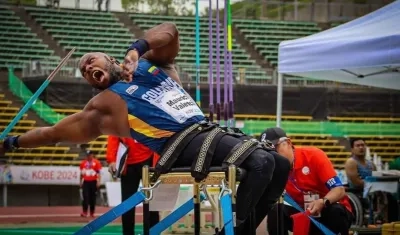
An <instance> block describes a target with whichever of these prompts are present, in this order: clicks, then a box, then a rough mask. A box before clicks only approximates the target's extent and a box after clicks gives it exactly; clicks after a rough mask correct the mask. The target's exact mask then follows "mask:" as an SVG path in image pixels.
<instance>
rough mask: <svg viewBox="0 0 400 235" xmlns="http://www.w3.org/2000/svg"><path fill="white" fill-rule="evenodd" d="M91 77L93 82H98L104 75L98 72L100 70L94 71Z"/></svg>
mask: <svg viewBox="0 0 400 235" xmlns="http://www.w3.org/2000/svg"><path fill="white" fill-rule="evenodd" d="M92 77H93V79H94V80H96V81H98V82H100V81H101V80H103V78H104V73H103V72H102V71H100V70H95V71H94V72H93V73H92Z"/></svg>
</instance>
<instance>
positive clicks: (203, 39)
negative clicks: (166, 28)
mask: <svg viewBox="0 0 400 235" xmlns="http://www.w3.org/2000/svg"><path fill="white" fill-rule="evenodd" d="M130 17H131V19H132V20H133V21H134V23H135V24H137V25H138V26H139V27H140V28H141V29H142V30H144V31H146V30H148V29H149V28H151V27H153V26H155V25H157V24H160V23H162V22H165V21H169V22H174V23H175V24H176V25H177V27H178V28H179V34H180V38H181V41H180V43H181V49H180V52H179V55H178V57H177V58H176V64H177V65H178V66H179V68H180V69H181V70H183V71H185V72H186V73H188V74H189V76H190V77H191V79H192V80H194V79H195V78H196V67H195V66H194V65H195V56H194V54H195V48H196V47H195V37H194V35H195V18H194V17H183V16H179V17H177V16H161V15H144V14H132V15H130ZM213 34H214V39H213V40H214V41H213V45H214V47H215V44H216V40H215V38H216V36H215V34H216V29H215V28H214V30H213ZM200 35H201V36H200V61H201V63H202V64H204V65H207V66H203V67H201V68H200V76H202V78H207V76H208V75H207V74H208V61H209V58H208V55H209V52H208V51H209V49H208V35H209V30H208V19H207V18H201V19H200ZM220 35H221V49H220V53H221V71H220V74H221V79H222V78H223V77H224V71H223V68H224V66H223V61H224V60H223V55H224V54H223V53H224V49H223V43H222V40H223V29H222V26H221V34H220ZM232 40H233V44H232V64H233V74H234V76H235V77H236V76H238V70H239V69H245V73H244V74H245V78H246V80H259V79H271V77H270V76H268V75H267V74H266V72H265V70H263V69H262V68H261V67H260V66H259V65H257V63H256V62H255V61H254V60H252V59H250V56H249V54H248V53H246V51H245V50H244V49H243V48H241V47H240V45H239V44H238V43H236V41H235V37H233V39H232ZM215 55H216V51H215V49H214V52H213V56H214V61H215V60H216V57H215ZM214 64H215V63H214Z"/></svg>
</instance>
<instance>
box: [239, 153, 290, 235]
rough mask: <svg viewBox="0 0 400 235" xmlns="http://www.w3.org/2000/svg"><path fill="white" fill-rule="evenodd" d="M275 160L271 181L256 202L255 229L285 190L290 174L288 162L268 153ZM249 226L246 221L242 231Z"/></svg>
mask: <svg viewBox="0 0 400 235" xmlns="http://www.w3.org/2000/svg"><path fill="white" fill-rule="evenodd" d="M270 153H271V154H272V155H273V156H274V159H275V170H274V173H273V176H272V180H271V182H270V183H269V185H268V187H267V188H266V189H265V190H264V193H263V195H262V196H261V199H260V200H259V201H258V203H257V205H256V208H255V227H256V228H257V227H258V226H259V225H260V224H261V222H262V221H263V219H264V218H265V216H267V214H268V213H269V211H270V210H271V208H272V207H273V206H274V204H275V202H276V201H278V199H279V197H281V196H282V193H283V191H284V189H285V186H286V182H287V179H288V176H289V172H290V162H289V160H287V159H286V158H284V157H282V156H281V155H279V154H278V153H276V152H270ZM250 226H251V224H250V221H248V220H246V223H245V226H244V230H246V229H249V228H250Z"/></svg>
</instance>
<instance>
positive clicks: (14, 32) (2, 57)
mask: <svg viewBox="0 0 400 235" xmlns="http://www.w3.org/2000/svg"><path fill="white" fill-rule="evenodd" d="M0 41H1V45H0V68H7V67H8V66H13V67H14V68H17V69H21V68H23V66H24V64H26V63H29V62H30V61H33V60H40V59H44V58H46V59H54V60H60V57H58V56H55V55H54V51H53V50H51V49H49V48H48V46H47V45H46V44H44V43H42V40H40V39H39V38H38V37H37V35H36V34H35V33H32V32H31V30H30V29H29V28H28V27H27V26H26V25H25V23H24V22H23V21H21V20H20V18H19V17H18V16H17V15H15V13H14V12H13V11H12V10H11V9H10V6H8V5H0Z"/></svg>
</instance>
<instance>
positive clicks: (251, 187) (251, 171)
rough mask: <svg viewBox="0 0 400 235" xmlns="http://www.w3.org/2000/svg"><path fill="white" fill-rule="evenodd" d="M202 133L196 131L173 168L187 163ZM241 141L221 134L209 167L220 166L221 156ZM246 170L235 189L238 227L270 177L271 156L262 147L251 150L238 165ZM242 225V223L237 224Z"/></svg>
mask: <svg viewBox="0 0 400 235" xmlns="http://www.w3.org/2000/svg"><path fill="white" fill-rule="evenodd" d="M205 136H206V133H203V134H200V135H199V136H197V137H196V138H194V140H193V141H192V142H191V143H190V144H189V145H188V146H187V148H186V149H185V150H184V151H183V153H182V155H181V156H179V158H178V160H177V162H176V164H175V167H179V166H185V167H187V166H191V164H192V161H193V159H194V157H196V156H197V154H198V151H199V149H200V147H201V145H202V143H203V141H204V138H205ZM240 142H241V140H239V139H238V138H235V137H232V136H224V137H223V138H222V139H221V140H220V142H219V144H218V145H217V148H216V150H215V154H214V157H213V160H212V165H213V166H221V165H222V162H223V160H224V159H225V157H226V156H227V155H228V154H229V152H230V151H231V150H232V148H233V147H234V146H235V145H236V144H238V143H240ZM240 167H242V168H244V169H245V170H246V171H247V177H246V179H244V180H242V182H241V183H240V185H239V188H238V192H237V201H236V205H237V213H236V218H237V222H238V223H237V225H238V226H240V224H242V223H243V222H244V221H245V219H246V217H247V216H248V215H249V213H250V211H251V210H252V209H254V208H255V206H256V204H257V203H258V201H259V200H260V198H261V196H262V195H263V193H264V191H265V189H266V188H267V186H268V184H269V182H270V181H271V178H272V173H273V171H274V168H275V160H274V157H273V156H272V155H271V154H270V153H268V152H267V151H264V150H262V149H257V150H256V151H254V152H253V153H252V154H251V155H250V156H249V157H248V158H247V159H246V160H245V161H244V162H243V163H242V165H241V166H240ZM240 227H243V226H240Z"/></svg>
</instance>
